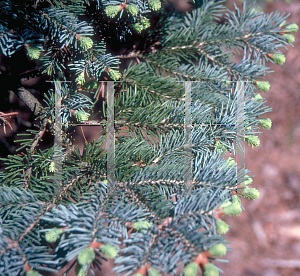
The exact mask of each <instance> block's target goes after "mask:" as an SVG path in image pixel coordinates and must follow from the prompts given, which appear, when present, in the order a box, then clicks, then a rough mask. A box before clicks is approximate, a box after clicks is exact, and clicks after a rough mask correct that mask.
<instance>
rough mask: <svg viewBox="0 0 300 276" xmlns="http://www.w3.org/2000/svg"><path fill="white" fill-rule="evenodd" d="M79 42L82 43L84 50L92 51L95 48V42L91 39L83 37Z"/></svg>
mask: <svg viewBox="0 0 300 276" xmlns="http://www.w3.org/2000/svg"><path fill="white" fill-rule="evenodd" d="M79 41H80V46H81V48H82V49H83V50H85V51H86V50H87V49H90V48H92V46H93V40H92V39H90V38H89V37H84V36H81V37H80V38H79Z"/></svg>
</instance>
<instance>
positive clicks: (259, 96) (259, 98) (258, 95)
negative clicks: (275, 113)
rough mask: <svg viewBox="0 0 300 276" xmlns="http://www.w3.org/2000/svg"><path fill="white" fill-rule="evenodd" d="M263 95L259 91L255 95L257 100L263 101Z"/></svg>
mask: <svg viewBox="0 0 300 276" xmlns="http://www.w3.org/2000/svg"><path fill="white" fill-rule="evenodd" d="M262 98H263V97H262V96H261V95H260V94H259V93H257V94H256V95H255V97H254V99H255V100H258V101H259V102H262V101H263V100H262Z"/></svg>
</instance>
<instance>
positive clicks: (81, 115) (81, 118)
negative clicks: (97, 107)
mask: <svg viewBox="0 0 300 276" xmlns="http://www.w3.org/2000/svg"><path fill="white" fill-rule="evenodd" d="M74 114H75V116H76V119H77V121H79V122H82V121H87V120H88V119H89V114H88V113H85V112H84V111H78V110H77V111H75V113H74Z"/></svg>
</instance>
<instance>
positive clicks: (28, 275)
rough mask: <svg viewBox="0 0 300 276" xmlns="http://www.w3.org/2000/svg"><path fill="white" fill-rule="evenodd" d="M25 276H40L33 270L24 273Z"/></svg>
mask: <svg viewBox="0 0 300 276" xmlns="http://www.w3.org/2000/svg"><path fill="white" fill-rule="evenodd" d="M26 276H41V274H40V273H38V272H37V271H35V270H29V271H27V272H26Z"/></svg>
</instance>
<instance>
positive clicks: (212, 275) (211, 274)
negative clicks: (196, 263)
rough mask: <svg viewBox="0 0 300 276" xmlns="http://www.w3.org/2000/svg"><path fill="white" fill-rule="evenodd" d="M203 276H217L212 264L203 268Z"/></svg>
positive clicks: (216, 270) (217, 272)
mask: <svg viewBox="0 0 300 276" xmlns="http://www.w3.org/2000/svg"><path fill="white" fill-rule="evenodd" d="M203 276H219V271H218V269H217V268H216V267H215V266H214V265H213V264H211V263H208V264H206V265H205V267H204V272H203Z"/></svg>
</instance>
